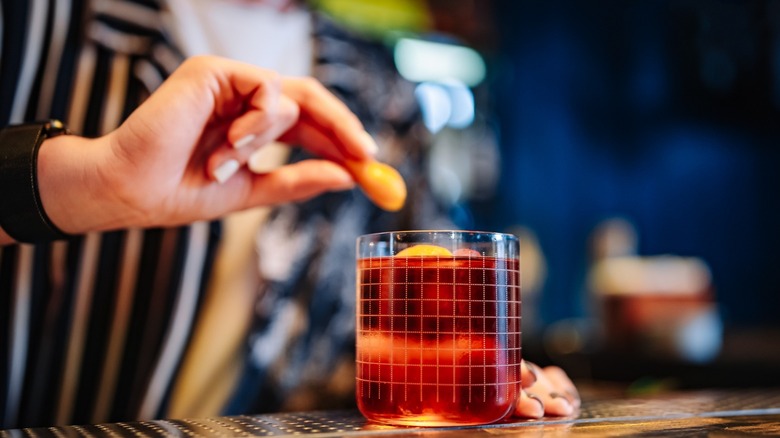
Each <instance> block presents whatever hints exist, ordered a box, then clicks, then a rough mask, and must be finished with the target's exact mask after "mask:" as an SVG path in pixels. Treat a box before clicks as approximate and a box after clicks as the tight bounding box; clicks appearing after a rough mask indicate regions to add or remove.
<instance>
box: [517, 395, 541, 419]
mask: <svg viewBox="0 0 780 438" xmlns="http://www.w3.org/2000/svg"><path fill="white" fill-rule="evenodd" d="M514 415H515V416H516V417H522V418H542V417H543V416H544V402H542V399H541V398H539V396H537V395H535V394H532V393H530V392H527V391H520V399H519V400H518V401H517V405H516V406H515V414H514Z"/></svg>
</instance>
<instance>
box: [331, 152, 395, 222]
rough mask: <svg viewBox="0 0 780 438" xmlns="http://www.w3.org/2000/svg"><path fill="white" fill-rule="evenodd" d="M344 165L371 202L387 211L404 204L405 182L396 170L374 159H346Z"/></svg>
mask: <svg viewBox="0 0 780 438" xmlns="http://www.w3.org/2000/svg"><path fill="white" fill-rule="evenodd" d="M344 165H345V167H346V168H347V170H348V171H349V173H350V174H352V177H353V178H354V179H355V181H356V182H357V183H358V185H359V186H360V188H361V189H362V190H363V193H365V194H366V196H368V199H370V200H371V202H373V203H374V204H376V205H377V206H379V207H380V208H382V209H384V210H387V211H398V210H400V209H401V207H403V206H404V203H405V202H406V183H405V182H404V179H403V177H402V176H401V174H400V173H398V171H397V170H395V169H394V168H392V167H391V166H389V165H387V164H385V163H380V162H379V161H375V160H365V161H357V160H347V161H345V162H344Z"/></svg>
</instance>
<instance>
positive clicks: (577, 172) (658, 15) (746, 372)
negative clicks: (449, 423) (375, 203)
mask: <svg viewBox="0 0 780 438" xmlns="http://www.w3.org/2000/svg"><path fill="white" fill-rule="evenodd" d="M433 3H434V4H440V3H441V2H433ZM466 3H467V4H468V3H469V2H466ZM472 6H473V5H472ZM478 8H479V9H480V11H481V12H480V13H479V14H475V15H476V16H487V17H492V19H488V20H484V21H482V24H481V25H474V27H476V28H477V29H470V28H466V31H461V33H462V34H463V35H465V37H466V38H467V39H468V40H469V41H471V42H472V44H473V45H475V46H476V47H478V48H481V50H482V53H483V54H484V55H485V56H486V59H487V60H488V64H489V72H490V76H489V79H488V83H487V85H486V87H487V88H488V89H489V92H488V93H487V95H489V96H490V97H489V98H487V100H488V102H489V105H486V106H487V107H489V108H490V109H489V110H488V111H492V112H493V113H492V116H494V119H495V121H496V132H497V133H498V137H499V141H498V143H499V145H500V150H501V155H502V159H501V162H500V163H501V164H500V165H501V177H500V181H499V184H498V185H497V186H496V187H497V189H496V193H495V196H494V197H493V198H491V199H488V200H480V201H471V202H470V203H468V208H469V211H470V212H471V214H472V219H471V221H470V222H468V221H467V222H466V223H467V224H468V225H469V226H473V227H475V228H477V229H493V230H505V229H511V227H513V226H516V225H522V226H525V227H527V228H529V229H530V230H532V231H533V232H534V233H535V234H536V236H537V237H538V240H539V244H540V247H541V249H542V250H543V251H544V255H545V258H546V262H547V276H546V281H545V283H544V285H543V290H542V293H541V294H540V295H539V303H538V306H537V307H535V308H533V309H527V310H528V311H533V312H538V315H535V316H536V317H537V319H538V320H539V321H541V324H542V326H543V327H549V326H551V325H554V324H556V323H557V322H559V321H562V320H563V321H566V320H574V321H576V320H578V319H579V318H588V317H589V316H592V315H589V312H590V311H591V309H592V303H590V302H589V299H590V298H589V295H588V293H587V290H586V286H585V279H586V273H587V269H588V264H589V262H590V260H589V255H588V242H589V238H590V235H591V233H592V232H593V229H594V227H595V226H596V225H597V224H598V223H599V222H601V221H602V220H604V219H606V218H610V217H622V218H626V219H628V220H630V221H631V222H632V223H633V224H634V226H635V227H636V230H637V232H638V236H639V247H638V252H639V254H640V255H658V254H673V255H679V256H685V257H697V258H700V259H702V260H703V261H705V262H706V263H707V265H708V266H709V267H710V269H711V273H712V284H713V288H714V294H715V299H716V301H717V303H718V312H719V314H720V317H721V318H722V323H723V327H724V334H723V338H724V344H723V348H722V351H721V354H720V355H719V356H718V357H717V358H716V359H715V360H714V361H712V363H708V364H689V363H681V362H679V361H675V360H673V359H672V358H668V357H666V358H664V357H658V356H653V357H647V356H642V355H638V356H637V355H633V354H632V353H630V352H620V351H617V352H616V351H611V352H605V351H601V350H595V351H593V350H591V351H589V352H579V353H576V352H575V353H572V354H567V355H558V356H556V355H554V354H551V353H550V349H549V347H546V346H545V345H544V342H543V339H541V338H542V337H543V336H544V333H545V332H544V331H541V332H539V334H538V336H539V337H538V338H536V337H530V338H529V337H528V336H525V337H524V342H525V345H524V349H525V351H527V352H528V354H529V355H531V356H532V357H533V356H535V357H536V358H537V359H538V360H540V361H542V362H544V361H545V360H549V361H551V362H559V363H562V364H568V365H569V371H570V372H571V373H572V374H574V375H577V374H582V375H583V376H588V377H594V378H614V379H623V380H627V381H632V380H633V381H635V382H636V381H638V380H641V379H643V378H647V377H648V376H650V377H654V378H657V379H664V378H672V379H677V380H676V382H677V383H675V384H676V385H678V386H714V385H723V386H730V385H732V386H740V385H741V386H745V385H759V386H761V385H767V384H780V377H778V374H780V373H778V372H777V370H778V369H780V361H778V354H779V352H780V340H778V339H780V338H778V335H779V334H780V332H779V331H778V328H779V327H780V128H779V127H780V2H779V1H728V0H706V1H705V0H677V1H630V2H625V1H601V2H569V1H509V0H505V1H496V2H492V3H490V6H489V7H488V6H484V5H482V6H481V7H478ZM487 9H489V11H486V10H487ZM453 10H454V9H450V15H451V14H452V13H453ZM450 21H452V20H450ZM443 22H444V23H447V20H443ZM491 23H492V24H491ZM469 30H471V31H472V32H473V33H472V34H471V37H470V38H469V35H468V33H467V32H468V31H469ZM477 35H479V36H477ZM525 311H526V308H524V312H525ZM524 314H525V313H524Z"/></svg>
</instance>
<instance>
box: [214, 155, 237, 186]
mask: <svg viewBox="0 0 780 438" xmlns="http://www.w3.org/2000/svg"><path fill="white" fill-rule="evenodd" d="M238 167H239V164H238V161H236V160H232V159H231V160H227V161H225V162H224V163H222V164H220V165H219V167H217V168H216V169H214V178H215V179H216V180H217V181H218V182H219V183H220V184H222V183H224V182H225V181H227V180H228V178H230V177H231V176H233V174H235V173H236V171H238Z"/></svg>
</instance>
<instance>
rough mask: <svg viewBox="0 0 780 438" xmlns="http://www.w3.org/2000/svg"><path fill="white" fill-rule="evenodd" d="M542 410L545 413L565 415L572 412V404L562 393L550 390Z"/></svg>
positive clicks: (558, 415)
mask: <svg viewBox="0 0 780 438" xmlns="http://www.w3.org/2000/svg"><path fill="white" fill-rule="evenodd" d="M544 411H545V414H547V415H554V416H557V417H567V416H569V415H572V414H573V413H574V406H573V405H572V404H571V402H570V401H569V399H568V398H566V396H564V395H563V394H559V393H557V392H551V393H550V401H548V402H547V404H546V405H545V406H544Z"/></svg>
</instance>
